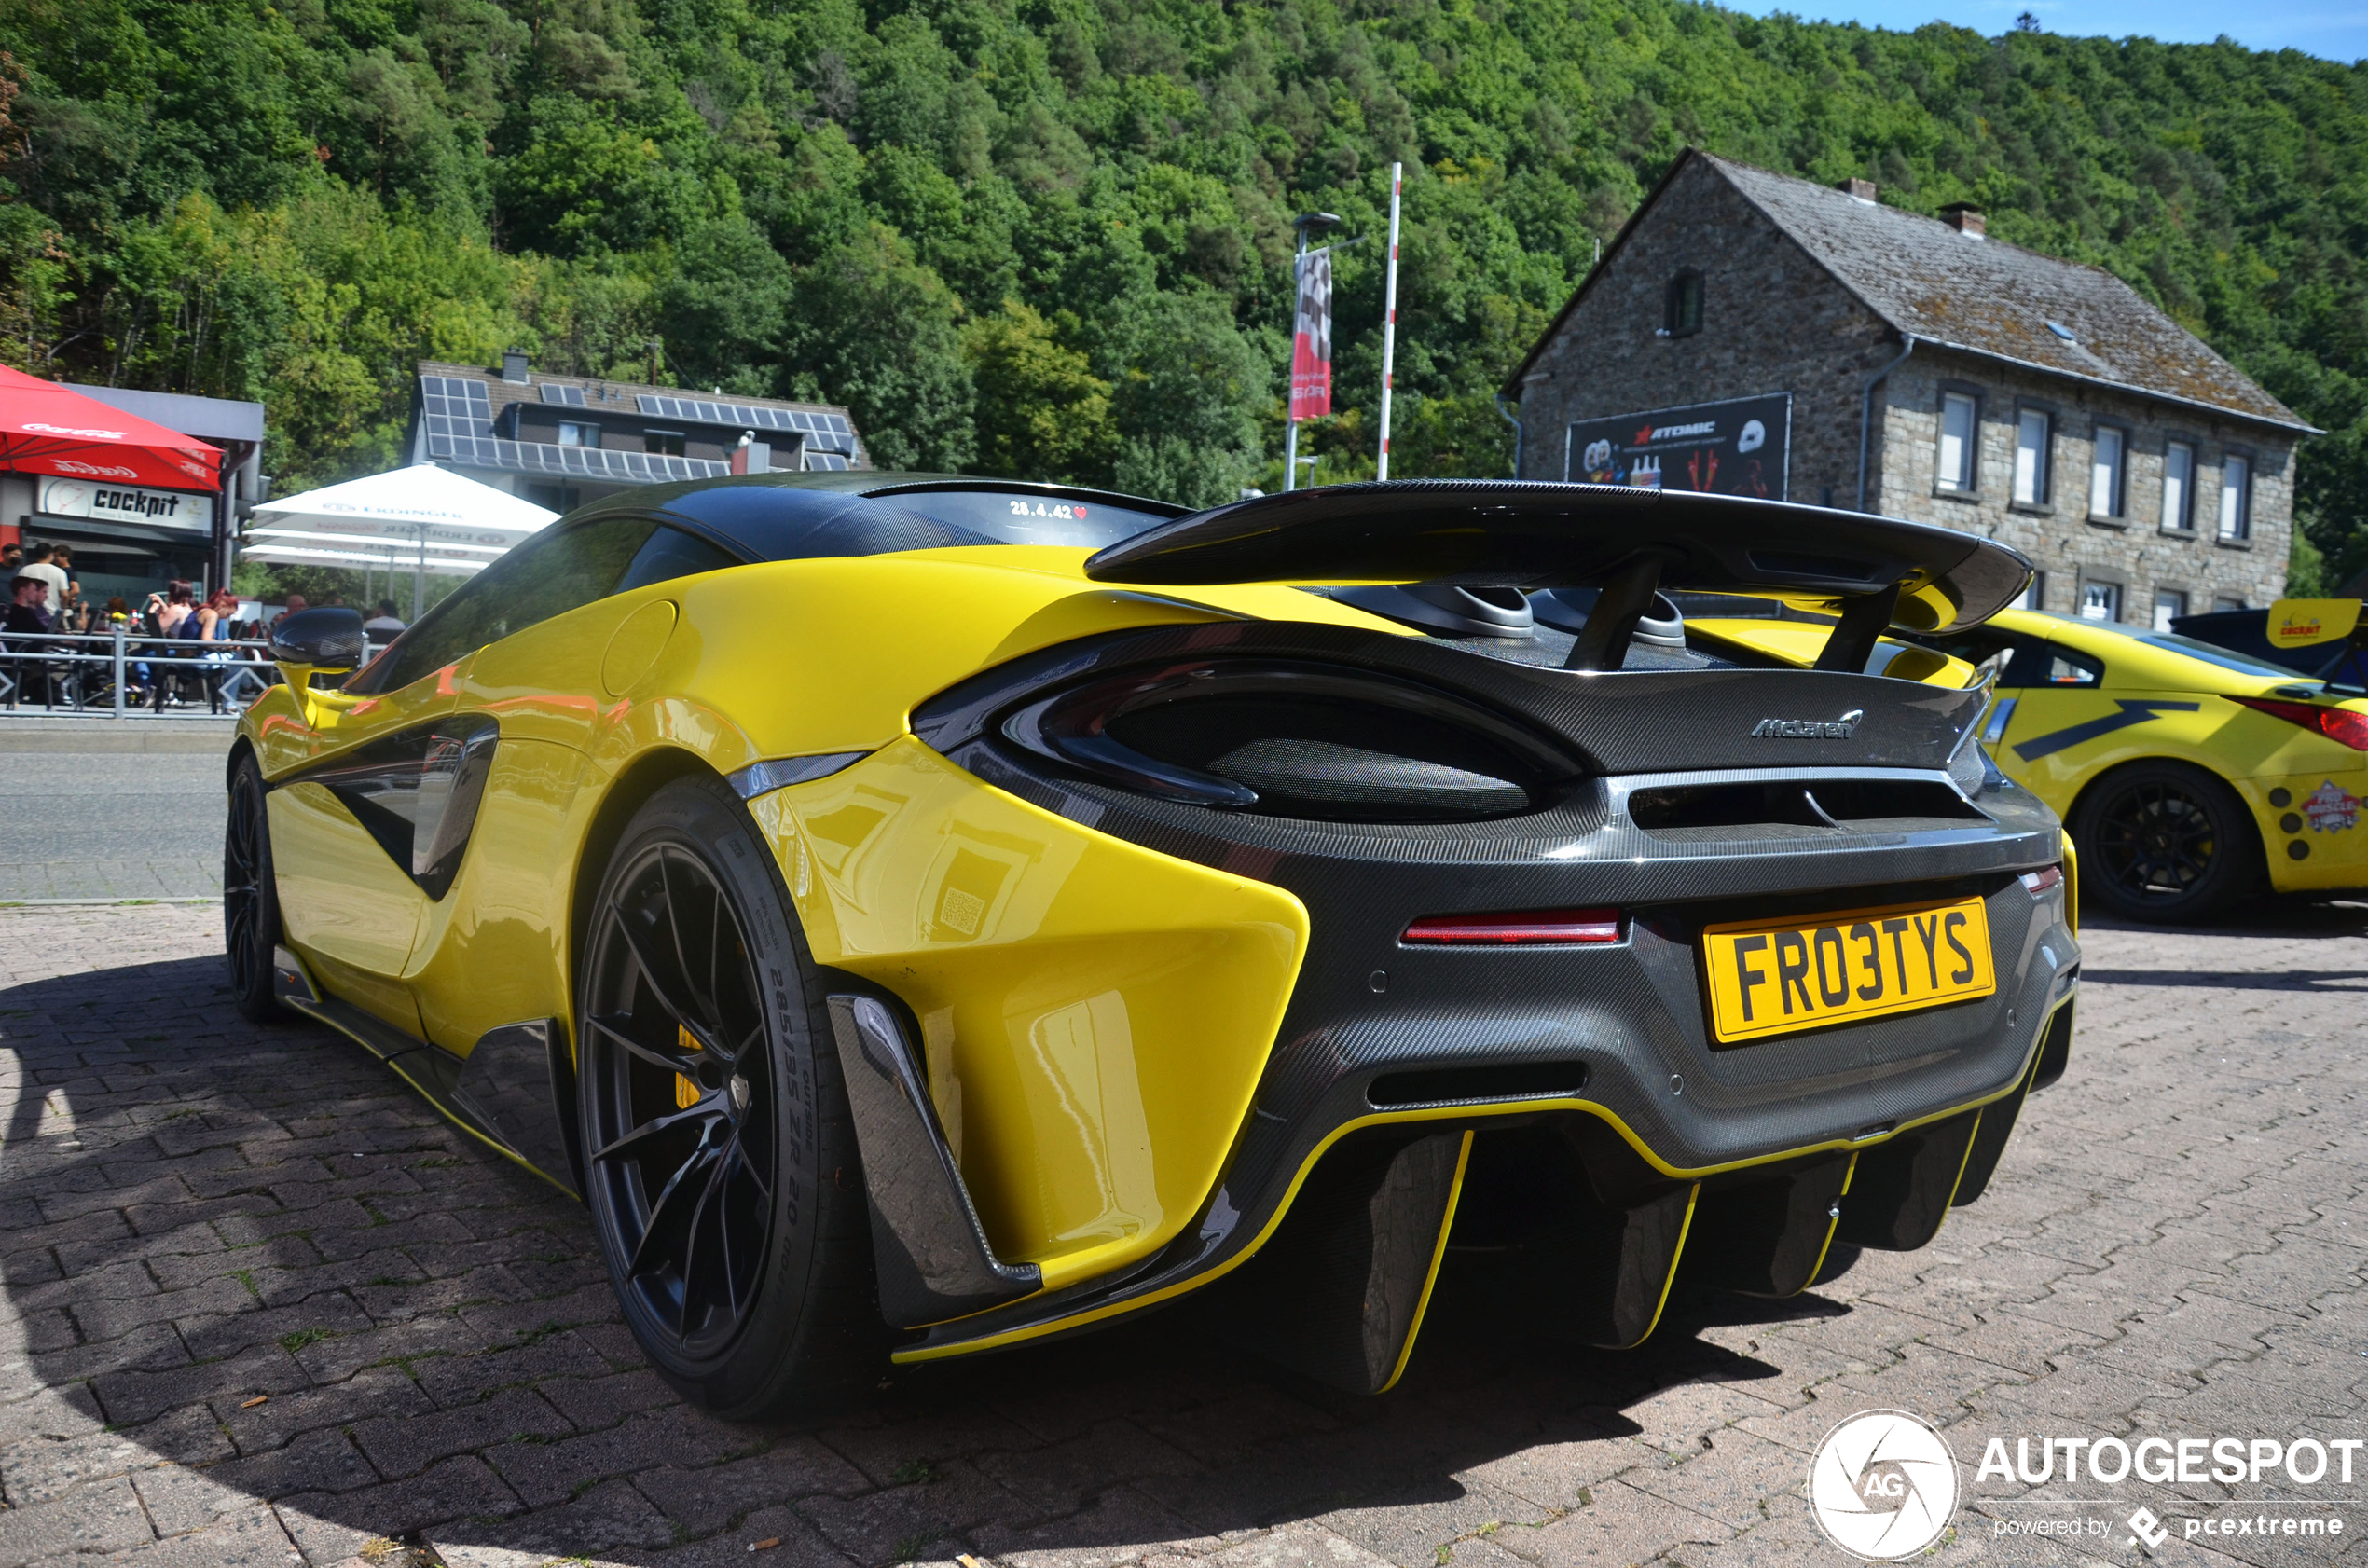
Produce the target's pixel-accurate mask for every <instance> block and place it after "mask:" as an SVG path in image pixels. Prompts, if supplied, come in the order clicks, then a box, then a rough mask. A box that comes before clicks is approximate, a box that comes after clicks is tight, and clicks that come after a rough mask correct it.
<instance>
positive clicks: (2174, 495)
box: [2163, 441, 2196, 533]
mask: <svg viewBox="0 0 2368 1568" xmlns="http://www.w3.org/2000/svg"><path fill="white" fill-rule="evenodd" d="M2163 528H2164V529H2165V530H2167V531H2168V532H2171V533H2193V532H2194V531H2195V530H2196V448H2195V447H2193V446H2191V445H2189V444H2188V443H2187V442H2184V441H2173V442H2171V443H2170V444H2169V445H2168V446H2166V447H2164V448H2163Z"/></svg>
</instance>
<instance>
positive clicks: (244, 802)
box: [222, 751, 286, 1024]
mask: <svg viewBox="0 0 2368 1568" xmlns="http://www.w3.org/2000/svg"><path fill="white" fill-rule="evenodd" d="M228 793H229V797H230V800H229V810H228V812H227V818H229V820H227V821H226V822H225V824H224V831H223V850H224V865H223V868H222V869H223V872H224V873H225V882H226V884H227V876H228V873H229V870H230V867H229V864H228V851H229V830H230V826H231V824H232V823H234V822H235V821H236V819H237V817H238V814H239V813H241V812H242V811H243V812H251V813H252V814H253V816H254V818H255V820H254V824H253V827H254V841H255V866H254V868H253V870H254V875H255V948H254V955H253V967H252V970H251V971H250V972H247V973H241V971H240V970H239V954H238V949H237V947H235V946H234V945H233V944H232V943H231V942H230V928H229V923H230V907H229V902H228V901H227V898H226V899H225V901H224V903H223V930H222V939H223V940H222V947H223V957H224V961H225V963H226V964H227V966H228V968H229V970H230V990H231V995H232V997H233V998H234V999H235V1000H236V1001H237V1003H238V1007H239V1011H240V1012H241V1014H243V1015H244V1016H245V1017H246V1018H247V1019H248V1020H249V1021H250V1022H252V1023H256V1024H269V1023H276V1022H278V1021H279V1020H281V1019H282V1018H284V1017H285V1016H286V1011H285V1010H284V1009H282V1007H281V1006H280V1000H279V992H278V989H277V986H276V983H275V981H274V978H273V975H272V967H271V966H272V956H273V953H274V951H275V950H276V949H277V948H278V947H279V945H280V939H281V931H280V890H279V886H278V883H277V881H276V879H275V878H276V874H277V873H275V871H274V869H273V865H272V860H271V812H270V808H269V807H268V805H267V804H266V799H265V797H266V793H267V791H266V787H265V785H264V781H263V769H262V768H261V766H259V765H258V764H257V763H256V762H255V753H254V752H252V751H241V753H240V754H239V758H238V761H236V762H235V763H232V764H231V766H230V782H229V790H228Z"/></svg>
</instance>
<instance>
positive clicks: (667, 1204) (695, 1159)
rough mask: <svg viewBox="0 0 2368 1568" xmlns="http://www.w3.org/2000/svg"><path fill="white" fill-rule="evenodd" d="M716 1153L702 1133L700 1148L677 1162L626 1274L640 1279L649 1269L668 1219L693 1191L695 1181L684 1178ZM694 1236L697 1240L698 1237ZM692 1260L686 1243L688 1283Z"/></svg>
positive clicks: (643, 1230) (642, 1234)
mask: <svg viewBox="0 0 2368 1568" xmlns="http://www.w3.org/2000/svg"><path fill="white" fill-rule="evenodd" d="M715 1154H716V1151H715V1150H714V1148H711V1147H710V1146H709V1143H708V1141H707V1139H706V1138H705V1137H701V1138H700V1140H699V1146H698V1148H695V1149H693V1150H692V1151H691V1157H690V1158H689V1159H687V1160H685V1161H683V1162H682V1163H681V1165H679V1166H677V1167H676V1168H675V1172H674V1174H673V1175H672V1176H668V1178H667V1183H666V1186H665V1187H664V1188H663V1189H661V1190H659V1192H658V1201H657V1202H656V1203H654V1204H651V1205H650V1217H649V1220H648V1222H647V1223H646V1224H644V1225H643V1226H642V1227H641V1239H640V1242H638V1243H636V1244H635V1245H634V1248H633V1259H632V1261H631V1262H629V1263H627V1264H626V1270H625V1272H626V1278H628V1279H639V1278H640V1277H641V1275H642V1274H643V1273H645V1272H648V1270H649V1267H650V1264H651V1262H652V1260H653V1256H654V1254H655V1253H656V1251H657V1250H658V1245H659V1244H658V1237H659V1236H660V1235H661V1234H663V1233H664V1232H665V1231H666V1229H667V1222H668V1220H669V1219H672V1218H673V1217H674V1215H675V1211H676V1210H678V1209H679V1208H680V1207H681V1205H682V1204H683V1203H684V1202H685V1195H686V1194H687V1193H689V1192H690V1191H691V1190H692V1186H693V1185H695V1184H691V1183H686V1182H685V1181H684V1179H683V1178H684V1177H686V1176H690V1175H691V1173H692V1172H694V1171H696V1170H699V1169H701V1168H702V1167H704V1166H706V1165H708V1164H709V1163H710V1162H712V1161H713V1160H714V1159H715ZM699 1190H701V1191H705V1190H706V1189H705V1188H704V1187H700V1188H699ZM693 1239H694V1240H695V1238H693ZM689 1261H690V1259H689V1248H688V1247H686V1248H685V1249H684V1257H683V1262H684V1264H685V1266H686V1268H685V1272H684V1276H683V1277H684V1284H685V1285H686V1286H687V1285H688V1284H689V1273H688V1271H687V1265H688V1263H689Z"/></svg>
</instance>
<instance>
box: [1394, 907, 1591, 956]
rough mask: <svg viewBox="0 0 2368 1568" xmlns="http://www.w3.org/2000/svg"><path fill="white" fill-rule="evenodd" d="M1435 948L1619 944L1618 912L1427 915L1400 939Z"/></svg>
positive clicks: (1562, 910) (1510, 911) (1562, 911)
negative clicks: (1573, 943) (1580, 943)
mask: <svg viewBox="0 0 2368 1568" xmlns="http://www.w3.org/2000/svg"><path fill="white" fill-rule="evenodd" d="M1400 940H1401V941H1405V942H1422V943H1427V944H1431V945H1436V946H1454V947H1506V946H1511V945H1515V944H1518V943H1522V942H1531V943H1557V944H1559V943H1569V942H1618V940H1619V912H1618V910H1616V909H1516V910H1505V911H1500V912H1495V913H1492V914H1487V915H1425V916H1423V918H1421V919H1420V920H1417V921H1415V922H1414V923H1413V924H1412V925H1411V926H1409V927H1407V928H1406V935H1405V936H1404V937H1403V938H1401V939H1400Z"/></svg>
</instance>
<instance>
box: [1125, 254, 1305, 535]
mask: <svg viewBox="0 0 2368 1568" xmlns="http://www.w3.org/2000/svg"><path fill="white" fill-rule="evenodd" d="M1132 324H1133V329H1134V330H1133V341H1132V343H1131V345H1130V351H1129V352H1128V354H1127V362H1128V363H1127V364H1126V367H1125V370H1124V372H1123V374H1122V376H1121V377H1120V378H1119V379H1118V382H1117V385H1116V387H1115V389H1114V392H1113V395H1112V405H1113V409H1114V412H1115V414H1116V417H1117V427H1118V435H1119V441H1120V447H1119V455H1118V461H1117V464H1116V472H1115V478H1116V481H1117V484H1118V487H1119V488H1121V489H1123V490H1132V491H1136V492H1139V493H1141V494H1144V495H1150V496H1157V497H1159V498H1160V499H1162V500H1165V501H1174V502H1180V503H1182V504H1184V505H1188V506H1214V505H1216V504H1217V503H1218V502H1223V501H1231V500H1232V499H1233V498H1234V495H1235V494H1236V493H1237V492H1238V491H1239V490H1240V489H1241V488H1242V487H1243V486H1244V485H1245V484H1246V483H1247V482H1248V477H1249V475H1250V474H1251V473H1252V472H1253V470H1254V469H1255V468H1256V467H1257V466H1258V465H1259V463H1260V460H1261V458H1262V457H1263V456H1264V453H1263V451H1262V449H1261V443H1260V439H1259V415H1260V413H1261V412H1262V411H1263V410H1264V409H1265V407H1266V406H1267V404H1268V403H1269V402H1270V401H1271V400H1272V398H1273V370H1272V368H1271V367H1270V366H1269V365H1268V364H1267V362H1266V358H1265V356H1264V355H1263V354H1261V353H1260V352H1259V351H1258V350H1257V349H1256V348H1255V347H1253V346H1252V345H1251V344H1250V342H1249V340H1248V339H1246V338H1245V337H1243V336H1242V334H1241V332H1240V331H1239V329H1237V328H1236V327H1235V326H1234V324H1233V318H1232V312H1231V311H1230V310H1228V309H1226V304H1225V300H1224V297H1223V296H1220V295H1218V294H1217V293H1216V292H1215V291H1213V290H1209V289H1201V288H1195V289H1191V290H1189V291H1187V292H1185V293H1182V294H1163V295H1159V296H1155V297H1154V299H1153V301H1152V303H1151V304H1150V306H1149V307H1147V308H1146V309H1144V310H1143V311H1142V312H1141V313H1140V314H1139V315H1138V316H1137V317H1136V319H1135V321H1134V323H1132Z"/></svg>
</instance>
